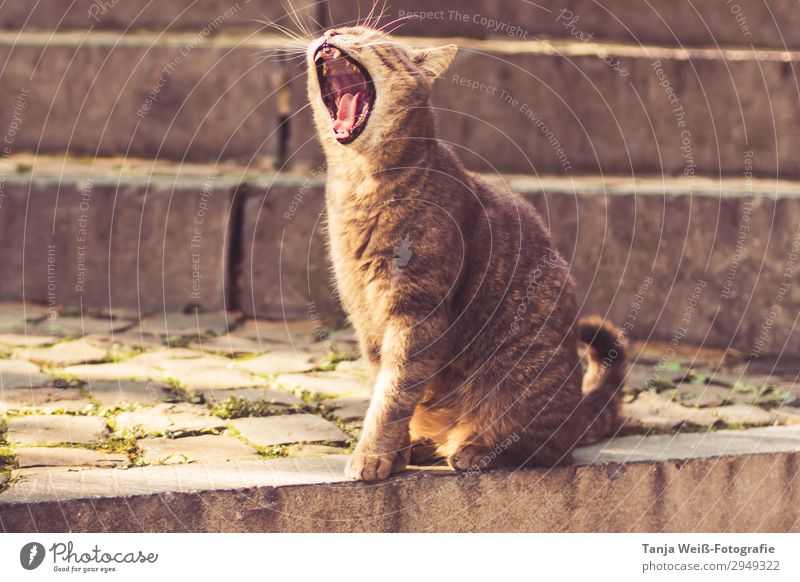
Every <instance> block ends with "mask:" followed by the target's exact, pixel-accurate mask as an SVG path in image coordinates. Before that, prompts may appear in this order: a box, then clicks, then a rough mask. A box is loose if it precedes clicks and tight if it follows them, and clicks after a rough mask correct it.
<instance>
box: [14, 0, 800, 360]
mask: <svg viewBox="0 0 800 582" xmlns="http://www.w3.org/2000/svg"><path fill="white" fill-rule="evenodd" d="M168 4H169V5H166V6H165V7H163V8H155V6H154V4H153V5H151V4H147V5H146V6H144V7H142V6H136V7H134V6H133V5H130V4H129V3H117V4H114V3H113V2H105V3H97V2H88V1H80V2H75V3H72V5H71V7H70V8H69V9H67V8H66V7H64V8H59V9H50V10H44V9H43V8H41V7H37V8H35V9H30V8H29V7H21V5H14V6H12V7H9V8H7V7H6V6H4V7H3V8H2V9H0V28H2V29H4V30H3V31H2V32H0V58H2V60H3V63H4V64H3V69H2V76H3V81H4V83H3V89H2V91H0V107H1V108H2V110H3V111H5V112H6V113H5V116H6V122H5V123H4V125H5V126H6V128H7V131H6V132H5V133H6V143H5V144H4V145H6V146H7V147H6V149H5V150H4V156H3V158H4V159H3V164H4V168H5V170H4V181H3V183H2V190H0V195H1V196H2V197H1V198H0V202H1V203H2V206H0V225H2V231H0V242H1V243H2V245H3V248H4V249H7V254H6V256H7V257H8V258H7V259H6V261H5V267H4V274H5V273H8V274H9V275H7V276H4V277H2V278H0V298H4V299H9V300H17V299H23V298H25V299H29V300H36V301H45V302H47V301H50V300H54V301H56V302H58V303H60V304H65V305H74V304H81V303H82V304H83V305H85V306H109V305H111V306H125V307H133V308H138V309H141V310H146V311H159V310H163V309H179V308H182V307H185V306H187V305H200V306H202V307H205V308H209V309H216V308H220V307H225V308H228V309H242V310H243V311H245V312H246V313H247V314H249V315H256V316H259V317H271V318H276V317H290V318H303V319H304V318H308V317H312V315H315V314H316V313H317V312H319V313H321V314H323V315H327V316H334V315H335V314H336V300H335V297H334V295H333V294H332V292H331V287H330V281H329V280H328V274H327V265H326V262H325V254H324V245H323V236H322V225H323V223H324V221H323V219H322V216H321V211H322V208H323V204H322V198H323V186H324V174H322V172H321V169H320V163H321V156H320V152H319V148H318V147H317V145H316V142H315V138H314V132H313V128H312V126H311V123H310V119H309V116H308V112H307V110H305V109H304V106H305V100H306V98H305V89H304V83H305V71H304V66H303V64H302V62H299V61H288V62H287V61H285V60H283V59H282V58H266V57H265V54H262V53H263V52H264V51H267V52H270V51H274V50H276V49H281V48H285V43H284V41H283V40H281V39H279V38H277V37H276V36H275V35H274V31H266V32H265V31H261V30H260V29H259V25H258V24H257V23H256V22H254V20H255V19H259V18H264V17H266V18H267V19H280V22H281V23H284V24H287V25H290V22H289V18H288V17H286V15H285V12H282V11H281V10H279V9H277V8H276V6H275V3H272V2H266V1H265V0H264V1H256V0H253V1H251V2H248V3H240V4H235V3H232V2H223V1H209V2H204V3H202V4H199V5H194V4H192V5H191V6H190V7H189V8H186V9H185V10H184V8H185V7H176V6H177V4H175V3H168ZM358 4H359V3H358V2H352V3H349V4H348V5H347V6H345V4H343V3H333V2H327V3H325V2H323V3H312V2H310V1H308V2H297V3H295V5H296V6H297V7H298V8H299V9H300V10H302V11H304V12H305V13H306V14H310V15H313V16H314V18H316V19H317V20H319V21H324V22H323V24H325V23H327V22H347V21H352V20H355V19H357V18H358V17H359V6H358ZM394 4H395V6H394V8H393V9H392V11H391V13H387V14H386V15H385V17H384V22H388V21H389V20H391V19H392V18H393V17H397V16H398V15H399V11H400V10H403V11H404V13H408V12H414V11H419V10H423V9H426V10H427V7H426V5H425V4H424V3H422V2H418V1H416V0H405V1H403V2H398V3H394ZM536 4H537V5H533V4H531V3H522V2H518V3H507V2H506V3H503V5H502V7H501V6H500V3H499V2H486V1H484V2H472V1H470V2H466V3H464V2H459V3H456V2H444V3H439V4H437V7H436V10H444V11H449V10H453V11H458V12H459V14H460V15H461V16H460V17H458V18H456V17H452V16H450V13H449V12H447V16H446V17H445V18H438V17H435V16H431V17H426V18H425V19H423V20H419V19H417V20H414V19H410V20H408V21H407V23H406V24H405V25H404V26H403V27H402V28H401V29H400V31H399V33H401V34H404V35H408V38H407V39H406V40H407V41H408V42H410V43H416V44H420V45H425V44H432V43H446V42H456V43H457V44H459V46H460V48H461V50H460V52H459V55H458V56H457V58H456V61H455V62H454V64H453V67H452V69H451V70H450V71H449V72H448V74H447V76H446V77H445V78H443V79H441V80H439V81H438V82H437V87H436V95H435V105H436V106H437V107H438V108H439V109H440V114H441V124H440V125H441V134H442V137H443V138H444V139H445V140H447V141H449V142H451V143H452V144H453V145H454V147H456V148H457V149H458V150H459V152H460V154H461V155H462V157H463V158H464V160H465V161H466V162H467V163H468V165H469V166H470V167H471V168H473V169H475V170H478V171H481V172H484V173H486V174H487V175H488V176H489V177H490V178H491V179H495V180H500V181H503V180H506V181H507V183H508V185H509V187H510V188H511V189H513V190H516V191H518V192H521V193H523V194H525V195H526V196H528V197H530V199H531V200H533V201H534V203H536V204H537V205H538V206H539V207H540V209H541V210H542V212H543V214H544V215H545V218H546V220H547V221H548V223H549V224H550V226H551V229H552V231H553V235H554V238H555V239H556V242H557V245H558V247H559V248H560V249H561V251H562V253H563V254H565V255H566V256H567V257H568V258H570V259H571V260H572V265H573V271H574V276H575V278H576V280H577V281H578V283H579V288H580V289H581V293H582V297H581V300H582V310H583V311H584V312H586V313H602V314H607V315H608V316H609V317H611V318H612V319H614V320H616V321H619V322H620V323H624V322H626V321H629V320H631V318H633V319H634V321H630V325H631V326H632V329H631V333H632V335H633V336H635V337H654V338H660V339H664V340H666V341H669V340H671V339H673V338H675V337H676V335H679V336H680V338H681V339H683V338H685V339H686V341H694V342H696V343H707V344H709V345H717V346H722V347H727V346H733V347H735V348H736V349H738V350H741V351H743V352H744V353H745V354H752V355H765V354H770V355H776V356H777V355H780V354H787V353H796V352H797V350H798V349H800V333H798V332H797V331H795V329H796V321H795V319H796V316H797V313H798V312H799V311H800V288H798V286H797V285H789V286H788V287H786V286H785V284H786V283H787V277H788V281H789V282H793V281H795V280H796V274H795V271H796V267H794V266H793V265H794V264H795V261H796V259H793V258H792V257H794V256H796V251H797V248H796V245H797V241H798V236H800V235H799V234H798V233H799V232H800V231H799V230H798V229H799V228H800V208H798V204H800V202H799V201H798V198H799V193H800V183H798V182H796V181H793V180H796V179H798V178H800V166H799V165H798V164H799V163H800V162H798V159H797V156H796V155H795V152H796V151H797V148H798V140H799V139H800V138H798V135H800V131H799V130H800V127H798V125H799V124H800V121H798V116H797V115H796V111H797V106H798V96H800V88H799V87H800V86H799V85H798V83H797V78H796V64H797V62H798V61H799V60H800V52H797V50H798V49H800V37H798V34H797V30H800V29H798V27H797V26H793V25H792V24H793V23H794V22H795V21H796V20H797V18H798V15H797V11H796V10H792V9H791V8H792V7H793V6H794V3H792V2H771V3H770V4H769V5H768V6H767V5H765V4H764V3H761V2H758V1H756V0H741V1H740V2H738V4H737V6H738V10H740V12H734V8H733V5H729V4H724V3H723V4H719V5H713V6H712V5H708V6H706V5H705V4H703V6H696V4H697V3H696V2H695V3H692V2H688V1H683V0H681V1H680V2H677V3H675V2H667V1H666V0H660V1H657V2H656V1H654V2H651V3H650V4H649V5H648V6H647V7H642V6H641V5H640V4H639V3H636V4H635V5H634V4H633V3H632V0H613V1H612V0H606V1H605V2H599V1H590V0H575V1H572V2H565V1H563V0H561V1H559V2H556V1H555V0H552V1H545V2H538V3H536ZM237 6H238V8H236V7H237ZM348 6H349V7H348ZM93 7H97V8H93ZM23 8H24V9H23ZM234 8H235V9H234ZM364 8H365V7H364V5H363V4H362V5H361V6H360V14H361V17H362V18H363V16H364V15H365V14H366V12H367V10H365V9H364ZM562 10H567V11H569V12H571V13H572V14H573V16H572V17H571V18H574V16H575V15H578V16H579V19H578V20H576V21H573V20H572V19H571V18H570V19H569V21H568V20H567V18H566V16H567V13H566V12H562ZM139 11H141V12H139ZM92 14H93V16H92ZM464 14H466V15H467V16H468V18H467V21H465V20H464V18H463V15H464ZM492 14H494V15H497V14H502V17H497V16H495V17H494V18H495V20H498V21H503V22H507V23H514V24H515V25H517V26H518V27H519V28H520V30H521V31H522V32H520V33H511V32H510V30H509V28H508V27H506V28H503V27H501V26H499V25H497V28H496V29H494V30H493V28H492V26H489V24H488V23H484V22H483V21H482V20H481V19H482V18H483V17H484V16H485V17H487V18H488V17H490V15H492ZM740 14H743V15H744V16H739V17H738V20H737V15H740ZM560 15H561V16H560ZM545 16H546V17H545ZM95 17H96V18H95ZM476 17H477V19H476ZM745 24H746V25H747V29H746V30H745V28H743V26H744V25H745ZM595 31H596V34H594V35H593V36H592V37H591V38H590V39H588V40H587V38H588V35H590V34H592V33H594V32H595ZM746 32H749V34H745V33H746ZM523 33H524V34H523ZM579 33H583V34H579ZM422 36H425V37H427V38H421V37H422ZM503 91H505V93H504V92H503ZM515 100H516V101H515ZM9 139H10V143H9ZM114 156H117V157H119V158H121V159H119V158H115V157H114ZM499 176H503V177H502V178H501V177H499ZM661 176H664V177H663V178H662V177H661ZM201 214H202V216H200V215H201ZM199 218H202V222H201V223H199V224H198V223H197V222H196V221H197V220H198V219H199ZM83 225H86V226H85V227H84V226H83ZM198 228H199V232H198V230H197V229H198ZM83 230H85V233H83V234H81V233H82V231H83ZM84 235H85V237H88V238H87V240H79V238H80V237H82V236H84ZM198 237H199V238H198ZM196 241H199V243H197V244H199V246H200V250H199V256H198V248H196V246H193V245H195V243H196ZM51 244H54V245H55V247H54V248H55V251H52V254H54V255H55V258H53V259H52V261H53V265H51V264H50V263H49V262H48V261H49V260H50V257H51V252H50V247H48V245H51ZM81 253H84V254H81ZM79 265H82V266H81V267H80V268H81V269H84V271H83V272H84V273H86V277H84V278H82V279H81V278H80V277H79V275H80V274H81V271H78V268H79ZM12 273H13V276H11V274H12ZM198 274H199V277H198V276H197V275H198ZM79 281H83V283H82V284H79ZM647 281H652V283H650V284H648V286H647V289H646V290H645V293H644V298H643V299H642V300H641V301H642V303H641V305H639V304H638V303H637V301H639V299H638V297H639V295H640V292H641V290H642V285H643V284H644V283H646V282H647ZM698 281H702V282H704V283H705V286H702V287H701V295H702V297H701V299H700V300H699V301H695V300H693V299H692V296H693V294H695V288H696V287H697V285H698ZM693 303H696V306H695V305H693ZM690 307H691V308H692V313H693V316H692V321H691V326H689V329H687V330H686V331H685V332H682V331H679V330H680V329H682V326H681V321H682V320H683V319H684V317H685V314H686V313H687V310H688V309H689V308H690ZM776 307H777V309H775V308H776ZM634 316H635V317H634Z"/></svg>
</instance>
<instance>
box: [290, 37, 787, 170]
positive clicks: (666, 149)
mask: <svg viewBox="0 0 800 582" xmlns="http://www.w3.org/2000/svg"><path fill="white" fill-rule="evenodd" d="M408 42H410V43H412V44H416V45H428V46H429V45H441V44H447V43H450V42H455V43H457V44H458V45H459V49H460V50H459V53H458V54H457V55H456V58H455V60H454V61H453V64H452V65H451V67H450V70H449V71H448V72H447V73H445V75H444V76H443V78H441V79H439V80H438V81H437V82H436V85H435V86H434V98H433V103H434V106H435V107H437V108H438V109H439V135H440V137H441V138H442V139H444V140H446V141H448V142H451V143H452V145H453V147H454V148H455V149H456V151H457V152H458V154H459V155H460V156H461V158H462V159H463V160H464V161H465V163H466V164H467V165H468V166H469V167H471V168H474V169H477V170H479V171H488V172H498V171H499V172H521V173H526V174H536V173H556V174H562V175H574V174H621V175H635V174H637V173H652V174H667V175H678V174H683V173H686V174H704V175H710V176H718V175H738V174H740V173H741V172H742V171H744V169H745V168H746V167H747V168H749V169H750V170H751V171H753V172H754V173H755V174H759V175H764V176H781V177H797V176H800V161H798V158H797V156H794V155H793V151H794V150H795V149H796V148H797V147H798V140H800V138H798V135H800V119H799V118H798V116H797V115H795V111H797V109H798V99H799V97H800V91H798V85H797V82H796V81H797V79H796V67H797V62H798V60H800V53H797V52H787V51H774V50H752V49H748V50H733V49H718V48H705V49H680V48H663V47H653V46H634V45H614V44H604V43H596V42H578V41H574V42H565V41H538V40H529V41H525V40H487V41H474V40H463V39H451V38H431V39H408ZM304 83H305V80H304V79H303V78H301V77H298V78H297V79H296V84H297V86H298V87H297V88H296V89H295V90H293V95H296V101H295V105H294V110H296V111H301V114H300V116H298V117H301V118H302V119H303V121H302V122H299V123H298V122H294V123H293V125H292V128H293V130H292V139H293V147H292V148H291V149H292V151H293V153H294V155H295V158H303V159H305V158H309V159H310V160H311V163H312V164H316V163H317V162H318V160H319V159H320V157H319V155H318V154H317V153H316V149H317V148H316V141H315V140H314V139H313V136H314V129H313V125H312V123H311V122H310V121H309V120H307V118H308V113H307V111H302V110H301V109H300V108H301V107H302V105H305V103H306V101H307V97H306V95H305V94H302V93H301V91H300V86H301V85H303V84H304ZM748 152H752V154H748ZM748 157H749V158H751V159H746V158H748Z"/></svg>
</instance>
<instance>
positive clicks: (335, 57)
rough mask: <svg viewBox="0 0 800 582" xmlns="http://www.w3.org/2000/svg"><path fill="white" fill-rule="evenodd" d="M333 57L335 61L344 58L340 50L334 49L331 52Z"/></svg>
mask: <svg viewBox="0 0 800 582" xmlns="http://www.w3.org/2000/svg"><path fill="white" fill-rule="evenodd" d="M331 56H332V57H333V58H334V59H338V58H339V57H340V56H342V51H340V50H339V49H337V48H334V49H333V51H332V52H331Z"/></svg>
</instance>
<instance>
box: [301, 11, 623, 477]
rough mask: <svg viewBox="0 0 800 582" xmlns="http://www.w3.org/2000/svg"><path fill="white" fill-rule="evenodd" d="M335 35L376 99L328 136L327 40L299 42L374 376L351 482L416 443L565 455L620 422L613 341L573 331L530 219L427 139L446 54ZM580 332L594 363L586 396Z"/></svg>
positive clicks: (552, 259)
mask: <svg viewBox="0 0 800 582" xmlns="http://www.w3.org/2000/svg"><path fill="white" fill-rule="evenodd" d="M336 33H337V34H336V35H335V36H331V38H330V43H331V44H334V45H335V46H336V47H337V48H340V49H341V50H344V51H345V52H346V53H347V54H348V55H350V56H351V57H352V58H354V59H356V60H357V61H358V62H359V63H360V64H361V65H363V66H364V67H365V68H366V70H367V71H368V72H369V73H370V75H371V77H372V79H373V82H374V84H375V91H376V101H375V105H374V108H373V111H372V113H371V115H370V118H369V120H368V124H367V125H366V127H365V129H364V131H363V133H362V134H361V135H360V136H359V137H358V138H356V139H355V140H354V141H353V142H352V143H349V144H347V145H342V144H340V143H338V142H337V141H336V140H335V139H334V136H333V133H332V131H331V118H330V114H329V113H328V111H327V109H326V108H325V106H324V104H323V103H322V100H321V98H320V87H319V82H318V79H317V76H316V74H315V71H314V66H313V55H314V52H315V50H316V49H317V48H318V47H319V45H320V43H322V42H323V40H322V39H320V40H318V41H315V42H314V43H312V45H311V46H310V47H309V51H308V64H309V82H308V93H309V100H310V103H311V106H312V109H313V112H314V119H315V123H316V125H317V129H318V134H319V138H320V141H321V143H322V146H323V148H324V151H325V154H326V157H327V160H328V183H327V190H326V205H327V214H328V232H329V245H330V255H331V259H332V264H333V269H334V274H335V278H336V283H337V287H338V290H339V295H340V297H341V300H342V303H343V306H344V308H345V310H346V311H347V313H348V315H349V317H350V320H351V322H352V324H353V326H354V327H355V329H356V332H357V335H358V338H359V342H360V347H361V351H362V353H363V354H364V357H365V359H366V360H367V361H368V363H369V367H370V371H371V374H372V379H373V382H374V393H373V398H372V402H371V405H370V407H369V411H368V413H367V417H366V420H365V425H364V430H363V433H362V437H361V439H360V441H359V443H358V446H357V448H356V451H355V453H354V455H353V457H352V459H351V461H350V463H349V465H348V468H347V474H348V476H350V477H351V478H355V479H366V480H377V479H384V478H386V477H388V476H389V474H390V473H392V472H395V471H399V470H402V469H403V468H404V467H405V466H406V464H407V463H408V462H409V460H410V458H411V456H412V450H413V457H414V459H413V460H414V461H415V462H418V461H423V460H427V459H430V458H436V457H443V458H446V459H447V460H448V462H449V463H450V465H451V466H453V467H454V468H455V469H458V470H475V469H483V468H486V467H490V466H498V465H510V466H520V465H538V466H552V465H556V464H559V463H563V462H567V461H569V459H570V451H571V449H572V448H573V447H574V446H575V445H576V444H577V443H578V442H579V441H581V440H585V439H589V438H597V437H598V436H600V434H601V433H604V432H606V433H607V431H609V430H612V429H613V427H614V423H615V422H616V419H617V412H616V411H617V406H618V400H619V391H620V390H619V389H620V387H621V384H622V380H623V378H624V375H625V357H624V353H625V350H624V344H623V342H622V340H621V338H620V336H619V333H618V332H617V331H616V330H615V329H614V328H613V327H611V326H610V325H609V324H606V323H602V322H598V321H596V320H594V321H587V322H580V323H579V322H578V320H577V309H576V305H575V299H574V295H575V293H574V289H573V282H572V280H571V279H570V277H569V272H568V270H569V269H568V266H567V264H566V263H565V261H564V260H563V259H562V258H561V257H560V256H559V255H558V253H557V252H556V251H555V250H553V249H552V245H551V241H550V237H549V234H548V232H547V230H546V228H545V226H544V224H543V223H542V221H541V219H540V217H539V215H538V214H537V212H536V210H535V209H534V208H533V207H532V206H531V205H530V204H529V203H528V202H526V201H525V200H523V199H522V198H520V197H518V196H517V195H515V194H514V193H512V192H510V191H508V190H506V189H500V188H497V187H494V186H489V185H488V184H487V183H485V182H484V181H482V180H481V179H480V178H479V177H477V176H475V175H473V174H471V173H469V172H467V171H466V170H465V169H464V167H463V165H462V164H461V162H460V161H459V159H458V158H457V157H456V155H455V154H454V153H453V151H452V150H451V149H450V148H449V147H448V146H447V145H446V144H444V143H443V142H441V141H439V140H437V139H436V118H435V115H434V111H433V109H432V107H431V104H430V97H431V92H432V88H433V82H434V79H435V78H436V77H437V76H439V75H441V74H442V73H444V71H445V70H446V68H447V66H448V65H449V63H450V61H451V60H452V58H453V56H454V55H455V47H454V46H447V47H440V48H438V49H428V50H420V49H412V48H407V47H404V46H402V45H400V44H398V43H397V42H395V41H394V40H393V39H392V38H391V37H388V36H386V35H384V34H383V33H381V32H378V31H375V30H371V29H368V28H363V27H355V28H342V29H338V30H337V31H336ZM578 336H580V339H582V340H585V341H588V342H589V343H590V344H592V349H590V353H591V354H594V355H595V356H596V357H595V359H594V364H595V365H594V367H593V368H592V370H593V371H592V372H591V373H590V376H587V388H588V389H590V390H589V391H588V392H587V394H586V395H584V394H583V392H582V383H583V377H584V373H583V369H582V364H581V361H580V358H579V356H578V352H577V341H578V339H579V337H578ZM612 350H616V354H617V355H616V356H615V357H613V358H610V359H609V358H608V356H609V354H610V352H611V351H612ZM603 358H606V361H605V362H604V361H603Z"/></svg>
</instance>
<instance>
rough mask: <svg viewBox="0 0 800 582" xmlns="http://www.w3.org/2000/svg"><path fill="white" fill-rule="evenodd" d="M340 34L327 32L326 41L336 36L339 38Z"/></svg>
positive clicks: (332, 31) (333, 31) (331, 31)
mask: <svg viewBox="0 0 800 582" xmlns="http://www.w3.org/2000/svg"><path fill="white" fill-rule="evenodd" d="M338 34H339V33H338V32H336V31H335V30H326V31H325V40H330V39H331V38H333V37H334V36H338Z"/></svg>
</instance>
